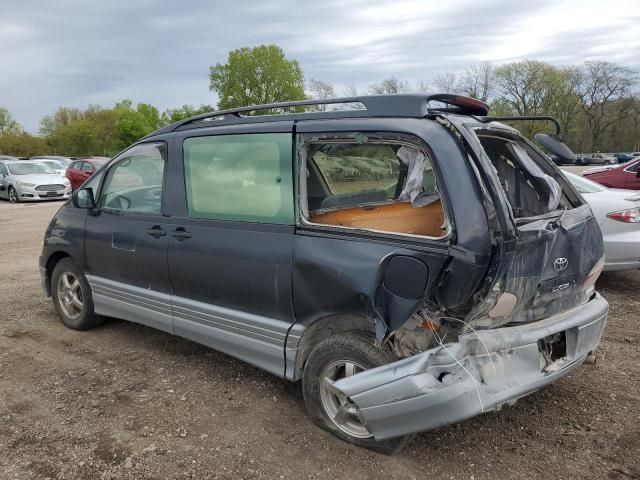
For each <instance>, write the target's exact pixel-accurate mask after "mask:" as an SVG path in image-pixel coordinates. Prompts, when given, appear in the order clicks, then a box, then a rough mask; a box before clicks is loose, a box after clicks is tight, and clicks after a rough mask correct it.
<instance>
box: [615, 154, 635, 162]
mask: <svg viewBox="0 0 640 480" xmlns="http://www.w3.org/2000/svg"><path fill="white" fill-rule="evenodd" d="M613 156H614V158H615V159H617V160H618V163H625V162H628V161H629V160H633V155H632V154H630V153H614V154H613Z"/></svg>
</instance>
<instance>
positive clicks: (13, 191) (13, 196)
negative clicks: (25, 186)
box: [9, 187, 20, 203]
mask: <svg viewBox="0 0 640 480" xmlns="http://www.w3.org/2000/svg"><path fill="white" fill-rule="evenodd" d="M9 201H10V202H11V203H18V202H19V201H20V197H18V192H16V189H15V188H13V187H9Z"/></svg>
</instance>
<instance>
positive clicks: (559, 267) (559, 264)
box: [553, 257, 569, 272]
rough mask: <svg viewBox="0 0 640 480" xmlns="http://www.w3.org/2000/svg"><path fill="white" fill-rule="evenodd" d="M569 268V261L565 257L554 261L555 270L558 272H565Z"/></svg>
mask: <svg viewBox="0 0 640 480" xmlns="http://www.w3.org/2000/svg"><path fill="white" fill-rule="evenodd" d="M567 266H569V260H567V259H566V258H564V257H560V258H556V259H555V260H554V261H553V268H555V269H556V272H561V271H563V270H564V269H565V268H567Z"/></svg>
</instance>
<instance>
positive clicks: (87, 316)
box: [51, 258, 104, 330]
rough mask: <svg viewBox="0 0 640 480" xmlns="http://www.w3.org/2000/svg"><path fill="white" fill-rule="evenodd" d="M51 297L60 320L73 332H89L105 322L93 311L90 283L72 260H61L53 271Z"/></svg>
mask: <svg viewBox="0 0 640 480" xmlns="http://www.w3.org/2000/svg"><path fill="white" fill-rule="evenodd" d="M51 297H52V298H53V305H54V307H55V309H56V312H57V313H58V316H59V317H60V320H62V323H64V324H65V325H66V326H67V327H69V328H72V329H73V330H88V329H90V328H94V327H97V326H99V325H101V324H102V322H103V321H104V319H103V318H102V317H101V316H99V315H96V314H95V312H94V311H93V296H92V294H91V287H90V286H89V282H87V279H86V277H85V276H84V273H83V272H82V271H81V270H80V268H79V267H78V265H76V263H75V262H74V261H73V260H71V259H70V258H64V259H62V260H60V261H59V262H58V263H57V264H56V266H55V268H54V269H53V274H52V275H51Z"/></svg>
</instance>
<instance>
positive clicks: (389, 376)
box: [301, 115, 608, 440]
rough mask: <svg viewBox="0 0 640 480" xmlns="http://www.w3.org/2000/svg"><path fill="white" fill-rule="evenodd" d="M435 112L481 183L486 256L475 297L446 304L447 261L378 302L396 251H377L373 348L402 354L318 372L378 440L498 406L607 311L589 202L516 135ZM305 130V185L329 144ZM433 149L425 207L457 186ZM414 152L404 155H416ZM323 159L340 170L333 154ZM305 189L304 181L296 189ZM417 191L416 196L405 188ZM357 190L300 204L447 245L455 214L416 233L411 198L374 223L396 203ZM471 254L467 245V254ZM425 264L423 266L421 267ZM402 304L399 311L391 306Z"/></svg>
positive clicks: (342, 221) (586, 345) (352, 224)
mask: <svg viewBox="0 0 640 480" xmlns="http://www.w3.org/2000/svg"><path fill="white" fill-rule="evenodd" d="M440 120H442V121H441V122H440V123H441V124H442V125H444V126H445V127H446V128H447V129H448V130H449V132H450V133H451V134H452V138H453V139H454V140H455V141H457V142H458V144H459V146H460V148H461V149H462V150H463V151H464V152H465V153H466V154H467V155H468V162H469V163H470V164H471V165H472V167H473V171H474V172H475V175H476V179H477V181H478V183H479V184H480V186H481V191H482V195H483V202H484V213H485V215H486V217H485V219H484V221H486V222H487V223H486V224H487V225H489V226H490V227H489V228H490V232H491V236H492V247H491V254H490V256H488V261H487V262H486V263H482V261H481V262H479V264H480V265H484V267H483V268H484V269H485V271H486V275H485V278H484V281H483V283H482V284H479V285H478V286H477V288H476V290H475V293H474V294H473V295H471V296H469V295H467V300H468V301H467V302H462V303H460V302H459V300H458V299H456V300H454V301H448V300H451V298H452V296H451V288H452V286H453V285H455V283H454V284H453V285H452V284H451V283H448V282H447V276H448V269H447V265H446V264H445V265H443V268H442V270H441V271H440V272H437V275H438V278H437V279H436V280H433V279H432V278H429V284H430V287H431V288H425V287H426V282H425V285H423V286H422V287H420V288H418V289H419V290H420V292H422V293H421V294H419V295H414V298H415V301H414V302H412V303H408V302H407V299H406V298H401V299H399V300H398V298H397V297H398V296H397V295H396V296H394V295H391V296H390V297H391V301H390V302H387V303H384V302H383V303H381V301H380V300H381V298H386V297H389V295H388V288H386V284H387V283H389V282H388V270H386V269H385V267H386V266H388V264H389V258H388V257H390V258H392V259H393V258H401V257H399V256H398V252H393V251H392V252H389V253H388V257H384V259H383V260H381V262H380V265H379V270H380V272H381V273H378V274H377V275H375V278H377V279H378V280H377V282H380V285H381V286H380V287H379V289H377V290H374V289H372V290H370V291H369V292H367V293H365V292H361V294H365V295H368V296H370V298H371V300H370V303H371V305H372V306H373V308H372V311H373V313H374V315H377V323H376V327H377V328H376V332H377V342H378V344H379V345H380V346H381V348H389V349H391V351H392V352H393V353H394V355H395V356H396V357H397V358H399V360H397V361H394V362H391V363H388V364H387V365H383V366H380V367H377V368H374V369H371V370H366V371H363V372H361V373H358V374H356V375H352V376H349V377H348V378H341V379H339V380H337V381H333V380H331V379H329V378H325V379H323V382H325V383H326V388H328V389H331V390H332V391H335V392H336V395H337V396H339V397H340V398H344V399H346V400H345V401H348V402H349V403H350V404H352V405H353V406H355V407H356V408H357V410H358V415H359V418H361V419H362V421H363V422H364V423H365V424H366V427H367V428H368V429H369V431H370V432H371V435H372V436H373V437H374V438H375V439H376V440H384V439H388V438H394V437H399V436H403V435H406V434H409V433H413V432H418V431H422V430H428V429H431V428H435V427H438V426H442V425H446V424H448V423H452V422H457V421H460V420H463V419H466V418H469V417H472V416H474V415H476V414H479V413H483V412H486V411H490V410H495V409H497V408H500V406H501V405H503V404H504V403H511V402H514V401H516V400H517V399H518V398H520V397H522V396H524V395H527V394H528V393H531V392H533V391H535V390H537V389H539V388H541V387H543V386H544V385H546V384H548V383H551V382H553V381H555V380H557V379H559V378H561V377H563V376H565V375H566V374H568V373H570V372H571V371H572V370H573V369H575V368H576V367H577V366H578V365H580V364H581V363H582V362H583V361H584V359H585V358H586V357H587V355H589V353H590V352H592V351H593V350H594V349H595V348H596V347H597V345H598V343H599V341H600V337H601V335H602V331H603V329H604V325H605V322H606V318H607V312H608V305H607V302H606V301H605V300H604V299H602V297H600V296H599V295H597V294H595V293H594V284H595V280H596V279H597V277H598V275H599V274H600V272H601V270H602V263H603V260H602V258H603V246H602V240H601V234H600V231H599V228H598V225H597V223H596V221H595V219H594V217H593V215H592V213H591V211H590V209H589V207H588V205H586V204H585V203H584V202H583V201H582V199H581V197H580V196H579V195H578V194H577V193H576V192H575V191H574V190H573V189H572V187H571V186H569V185H568V183H567V182H566V181H564V179H563V178H562V176H561V175H560V174H559V173H558V171H557V170H556V168H555V166H553V165H551V163H550V162H549V161H548V159H547V158H546V157H545V156H544V154H542V153H541V152H540V151H538V150H537V149H536V147H534V146H533V145H532V144H530V143H528V142H527V141H526V140H524V139H523V138H522V137H520V135H519V134H518V133H517V131H515V130H513V129H511V128H509V127H506V126H504V125H501V124H489V125H486V124H483V123H481V122H478V121H476V120H469V118H468V117H464V118H460V117H456V116H451V115H449V116H447V117H443V118H441V119H440ZM355 136H358V138H360V139H362V138H363V137H364V135H363V134H359V135H355V134H354V137H355ZM364 138H366V137H364ZM308 140H309V144H306V149H305V150H304V152H305V153H306V155H307V156H306V157H304V158H303V165H305V166H306V168H307V169H308V170H311V173H309V171H307V172H306V174H305V175H306V178H302V180H303V181H304V180H306V179H308V178H310V177H313V176H314V174H313V169H314V168H316V167H315V166H314V164H313V159H314V152H317V151H318V149H317V148H315V149H314V147H313V146H312V145H315V142H320V143H321V144H322V145H323V146H326V142H329V141H331V140H327V139H318V138H309V139H308ZM374 141H376V140H374ZM378 141H380V140H378ZM364 143H366V140H365V141H364ZM402 148H405V147H402ZM325 151H331V149H330V148H329V149H325ZM395 153H396V154H398V153H399V152H398V151H397V150H396V151H395ZM433 155H434V156H435V157H436V158H431V157H429V156H426V157H423V158H427V159H430V160H431V162H432V163H430V165H429V171H433V172H436V175H434V178H435V179H437V180H438V182H435V185H439V186H438V188H437V190H436V192H437V194H436V193H435V192H431V193H430V192H429V190H428V189H427V188H426V185H430V186H433V185H434V183H433V182H425V181H424V179H423V178H422V177H423V175H424V169H422V168H421V169H420V171H418V170H414V173H415V174H416V176H417V177H419V183H420V184H422V189H418V190H419V191H420V193H421V194H422V195H423V197H427V198H429V197H430V198H432V199H433V200H431V203H427V205H432V206H433V205H434V204H435V205H437V206H439V205H441V204H442V205H446V200H447V198H450V196H448V195H447V193H449V194H450V192H451V191H452V190H454V191H455V184H451V183H447V180H448V179H447V177H446V173H445V172H443V170H445V169H446V166H443V165H442V164H440V163H438V162H437V161H436V160H439V161H442V160H441V159H439V158H437V150H436V151H434V152H433ZM398 156H400V155H398ZM418 156H419V154H418V153H413V157H414V158H415V157H418ZM325 159H326V157H323V161H324V160H325ZM309 160H311V161H309ZM422 161H424V160H422ZM334 165H336V168H342V169H344V168H348V167H347V166H345V165H340V164H339V162H336V163H335V164H334ZM399 168H400V169H401V168H402V164H400V167H399ZM391 170H393V169H391ZM437 172H440V174H439V175H438V174H437ZM353 176H354V177H357V173H356V172H354V173H353ZM400 176H401V177H402V175H400ZM303 177H304V176H303ZM406 178H408V175H407V173H405V179H406ZM414 180H415V177H414ZM399 183H400V181H398V184H399ZM307 188H308V187H307ZM397 191H400V188H398V190H397ZM302 193H303V194H308V191H306V190H305V188H304V187H303V191H302ZM417 196H418V195H417V194H415V193H414V198H415V197H417ZM406 197H408V195H407V196H406ZM361 199H362V200H363V201H362V204H358V205H356V206H353V207H352V206H350V205H348V202H350V201H355V202H358V201H359V200H360V198H358V196H357V195H351V196H349V195H347V196H346V202H347V204H346V205H345V204H338V203H336V204H330V205H331V207H332V208H330V209H329V211H325V210H321V211H320V213H317V210H315V212H316V213H314V210H313V209H311V208H310V207H307V206H306V205H303V207H302V208H301V211H302V212H303V214H304V215H305V218H306V219H307V221H308V222H309V223H310V224H324V225H326V226H327V227H328V228H329V229H331V228H334V227H338V228H341V227H346V228H349V229H352V228H358V229H359V230H360V229H361V230H364V231H371V232H377V233H392V234H394V235H397V234H400V235H404V236H405V237H406V238H407V239H408V240H409V241H411V240H412V239H413V238H414V237H416V236H418V237H424V238H430V239H432V242H431V243H434V242H436V241H438V240H440V241H447V242H449V245H450V247H451V246H452V244H453V242H452V241H451V240H454V239H455V234H456V233H457V230H456V227H458V226H459V225H458V224H456V222H455V219H451V218H450V217H449V218H446V217H445V220H444V221H443V222H442V231H443V232H445V231H446V232H447V234H446V235H436V234H435V233H434V232H435V231H434V230H429V231H424V230H423V231H419V230H415V229H414V227H413V226H412V221H413V219H414V218H415V215H416V214H415V213H414V212H415V210H416V209H417V208H420V206H419V205H413V204H411V203H405V207H404V208H405V209H406V212H407V213H403V214H401V215H398V216H397V217H396V218H397V219H399V221H398V222H395V223H394V222H388V221H385V222H386V223H385V222H382V223H376V221H377V220H378V219H379V218H380V217H381V215H380V210H381V208H385V205H386V207H387V208H388V206H393V205H397V203H396V202H393V201H390V199H389V198H388V197H385V198H383V196H379V197H376V196H375V195H374V194H373V192H370V191H367V192H365V194H364V195H362V196H361ZM385 202H386V203H385ZM381 206H382V207H381ZM307 208H309V209H307ZM358 210H360V212H362V213H359V212H358ZM444 211H446V210H444V209H443V212H444ZM453 213H454V215H455V209H454V212H453ZM367 215H368V216H367ZM499 217H501V218H499ZM370 219H373V221H371V220H370ZM368 220H369V221H370V223H367V221H368ZM421 221H422V224H423V226H424V225H426V224H428V222H427V221H426V217H425V219H422V220H421ZM478 221H479V222H480V219H478ZM358 222H360V223H358ZM425 222H426V223H425ZM380 225H383V226H384V227H388V226H389V225H393V228H380V227H379V226H380ZM412 246H413V245H411V244H410V245H407V248H408V249H411V248H412ZM404 258H407V259H409V258H412V257H404ZM480 258H481V257H480ZM473 260H474V257H473V255H471V256H470V257H469V263H474V262H473ZM475 260H479V257H475ZM417 263H420V262H417ZM413 268H414V264H413V263H411V262H408V263H407V267H406V268H404V269H403V270H402V271H403V272H406V275H407V276H408V277H410V278H411V274H410V272H411V271H412V269H413ZM431 273H432V272H428V273H427V274H426V275H427V276H428V277H431V275H430V274H431ZM370 280H371V277H369V281H370ZM413 283H414V284H415V282H413ZM403 296H404V295H400V297H403ZM394 297H395V298H394ZM418 297H419V298H418ZM403 304H404V306H405V307H406V308H404V309H402V308H400V309H399V308H397V306H398V305H403ZM376 307H378V308H376Z"/></svg>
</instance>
